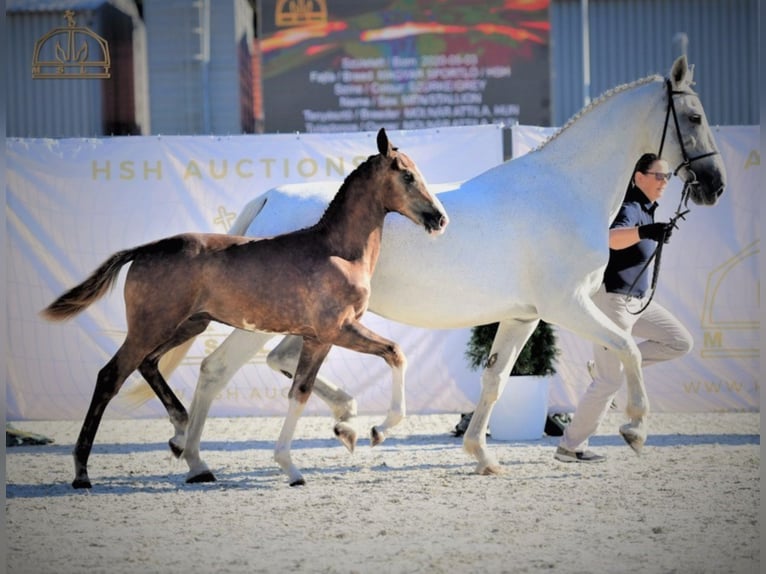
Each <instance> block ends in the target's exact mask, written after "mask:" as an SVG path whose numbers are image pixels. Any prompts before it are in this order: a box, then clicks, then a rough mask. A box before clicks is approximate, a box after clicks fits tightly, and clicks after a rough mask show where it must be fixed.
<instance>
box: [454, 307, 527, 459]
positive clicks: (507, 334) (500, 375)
mask: <svg viewBox="0 0 766 574" xmlns="http://www.w3.org/2000/svg"><path fill="white" fill-rule="evenodd" d="M538 322H539V321H538V320H533V321H518V320H510V321H501V322H500V324H499V326H498V328H497V334H496V335H495V339H494V340H493V341H492V348H491V349H490V351H489V358H488V359H487V364H486V365H485V367H484V371H483V372H482V374H481V395H480V396H479V402H478V404H477V405H476V409H475V410H474V412H473V415H472V416H471V422H470V423H469V424H468V428H467V429H466V431H465V434H464V435H463V449H464V450H465V451H466V452H467V453H469V454H470V455H471V456H473V457H474V458H475V459H476V460H477V462H478V464H477V465H476V472H477V473H478V474H500V473H501V472H502V467H501V466H500V464H499V463H498V462H497V460H495V457H494V456H492V455H491V454H490V452H489V450H488V449H487V424H488V423H489V415H490V414H491V413H492V408H493V407H494V405H495V402H497V399H498V397H499V396H500V395H501V394H502V393H503V389H504V388H505V385H506V383H507V382H508V377H509V376H510V374H511V369H512V368H513V364H514V363H515V362H516V359H517V358H518V356H519V353H521V350H522V349H523V348H524V344H525V343H526V342H527V339H529V337H530V336H531V335H532V333H533V331H534V330H535V327H536V326H537V323H538Z"/></svg>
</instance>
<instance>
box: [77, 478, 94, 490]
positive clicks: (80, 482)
mask: <svg viewBox="0 0 766 574" xmlns="http://www.w3.org/2000/svg"><path fill="white" fill-rule="evenodd" d="M72 488H77V489H80V488H93V486H92V485H91V483H90V480H88V479H87V478H75V479H74V480H73V481H72Z"/></svg>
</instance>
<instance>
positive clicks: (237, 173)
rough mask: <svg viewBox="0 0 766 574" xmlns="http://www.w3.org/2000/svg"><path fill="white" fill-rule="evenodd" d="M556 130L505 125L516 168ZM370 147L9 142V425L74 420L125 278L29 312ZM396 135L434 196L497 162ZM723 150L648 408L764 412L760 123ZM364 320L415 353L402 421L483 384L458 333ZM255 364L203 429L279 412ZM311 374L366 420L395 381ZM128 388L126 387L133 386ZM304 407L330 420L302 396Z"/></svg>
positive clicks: (580, 388)
mask: <svg viewBox="0 0 766 574" xmlns="http://www.w3.org/2000/svg"><path fill="white" fill-rule="evenodd" d="M551 131H552V128H538V127H529V126H517V127H515V128H514V129H513V150H514V155H520V154H522V153H524V152H525V151H526V150H528V149H530V148H531V147H534V146H536V145H537V144H538V143H539V142H540V141H542V139H543V138H544V137H545V136H546V135H547V134H549V133H550V132H551ZM374 136H375V134H374V133H363V134H316V135H304V134H301V135H259V136H232V137H185V136H184V137H128V138H109V139H92V140H85V139H77V140H9V141H7V143H6V151H7V157H8V160H7V161H8V172H7V180H8V188H7V200H6V215H5V216H6V219H7V221H6V226H7V243H6V258H7V275H6V280H5V282H6V292H7V317H8V319H7V326H8V334H7V337H8V349H7V351H6V355H7V360H6V365H7V366H6V382H7V391H6V400H7V408H6V418H7V419H8V420H20V419H75V420H79V419H81V418H82V417H83V416H84V413H85V410H86V408H87V405H88V403H89V401H90V397H91V394H92V392H93V387H94V385H95V379H96V374H97V372H98V370H99V369H100V368H101V367H102V366H103V365H104V364H105V363H106V361H107V360H108V359H109V358H110V357H111V356H112V355H113V354H114V352H115V350H116V349H117V347H118V346H119V344H120V343H121V342H122V339H123V337H124V333H125V320H124V306H123V302H122V295H121V290H122V282H121V281H122V277H121V281H120V283H119V284H118V285H117V287H116V289H115V292H114V293H113V294H111V295H110V296H107V297H105V298H104V299H102V300H101V301H99V302H97V303H96V304H94V305H92V306H91V307H90V308H89V309H88V310H87V311H86V312H84V313H83V314H82V315H80V316H78V317H77V318H75V319H73V320H72V321H70V322H67V323H61V324H53V323H48V322H46V321H44V320H42V319H41V318H39V317H38V315H37V313H38V311H39V310H40V309H42V308H43V307H44V306H45V305H47V304H48V303H49V302H50V301H51V300H52V299H53V298H54V297H56V296H57V295H59V294H60V293H61V292H63V291H64V290H65V289H67V288H69V287H71V286H72V285H74V284H75V283H78V282H79V281H81V280H82V279H84V278H85V277H86V275H87V274H89V273H90V272H91V271H92V270H93V269H94V268H95V267H96V266H97V265H98V264H100V263H101V262H102V261H103V260H104V259H105V258H106V257H107V256H108V255H110V254H111V253H113V252H115V251H117V250H119V249H123V248H125V247H129V246H133V245H137V244H140V243H144V242H146V241H149V240H153V239H156V238H159V237H164V236H167V235H172V234H174V233H178V232H183V231H190V230H195V231H196V230H198V231H219V232H226V231H227V230H228V229H229V226H230V225H231V223H232V222H233V220H234V218H235V217H236V214H237V212H238V210H239V209H241V208H242V207H243V206H244V205H245V204H246V203H247V202H248V201H250V200H251V199H253V198H254V197H256V196H257V195H258V194H260V193H261V192H263V191H265V190H267V189H269V188H271V187H274V186H276V185H279V184H282V183H288V182H305V181H320V180H328V179H331V180H340V179H342V178H343V177H344V176H345V175H347V174H348V173H349V172H350V171H351V170H352V169H353V167H354V165H355V163H356V162H358V161H359V160H360V159H362V158H366V157H367V156H368V155H370V154H372V153H375V147H376V146H375V137H374ZM389 136H390V138H391V140H392V141H393V142H394V143H395V144H396V145H397V146H399V147H400V148H401V149H402V150H404V151H406V152H407V153H408V154H409V155H410V156H411V157H412V158H413V159H414V160H415V161H416V162H417V163H418V165H419V166H420V168H421V170H422V172H423V173H424V175H425V177H426V178H427V180H428V181H429V182H431V183H433V184H439V183H445V182H452V181H459V180H462V179H466V178H469V177H472V176H473V175H476V174H477V173H480V172H482V171H485V170H487V169H489V168H490V167H492V166H494V165H496V164H498V163H499V162H500V161H502V132H501V130H500V128H499V127H498V126H481V127H461V128H444V129H435V130H417V131H403V132H390V133H389ZM716 138H717V142H718V145H719V148H720V150H721V153H722V154H723V157H724V161H725V162H726V165H727V171H728V176H729V185H728V188H727V191H726V193H725V194H724V196H723V198H722V199H721V201H720V202H719V204H718V205H716V206H715V207H706V208H703V207H696V206H692V212H691V213H690V214H689V216H688V218H687V221H682V222H681V229H680V230H678V231H676V233H675V234H674V235H673V239H672V241H671V243H670V244H669V245H668V247H667V248H666V249H665V251H664V252H663V261H662V271H661V277H660V282H659V289H658V293H657V300H658V301H661V302H662V303H663V304H665V305H666V306H668V307H669V308H670V309H671V310H673V311H674V312H675V313H677V314H678V316H679V317H680V318H681V319H682V321H684V322H685V324H686V325H687V327H688V328H689V329H690V331H691V332H692V333H693V335H694V337H695V349H694V351H693V352H692V353H691V354H690V355H689V356H687V357H685V358H683V359H679V360H676V361H673V362H670V363H667V364H666V365H657V366H655V367H652V368H651V369H647V370H646V372H645V374H646V379H647V387H648V390H649V395H650V400H651V403H652V409H653V410H655V411H671V412H680V411H730V410H758V408H759V382H758V373H759V350H758V349H759V343H758V342H759V335H760V323H759V321H758V316H759V315H758V312H759V299H758V288H759V281H760V279H759V277H760V276H759V269H758V252H759V245H760V243H759V241H760V240H759V229H758V226H757V222H758V209H759V206H758V190H759V184H758V181H760V152H759V139H758V127H757V126H745V127H724V128H718V129H716ZM673 186H675V187H673ZM676 192H677V193H676ZM679 194H680V185H679V184H678V182H675V183H674V184H673V185H672V186H671V188H670V189H669V191H668V192H666V197H665V199H664V201H663V205H662V206H661V211H660V217H663V216H664V217H669V216H670V215H671V214H672V212H673V210H674V209H675V206H676V204H677V199H674V198H677V197H680V195H679ZM389 217H399V216H398V215H391V216H389ZM448 232H449V231H448ZM509 264H511V262H509ZM122 275H124V273H123V274H122ZM364 322H365V323H366V324H367V325H368V326H370V327H371V328H373V329H374V330H376V331H377V332H379V333H380V334H382V335H384V336H386V337H389V338H391V339H393V340H396V341H398V342H399V343H400V344H401V345H402V348H403V349H404V351H405V353H406V354H407V356H408V359H409V369H408V376H407V391H406V393H407V404H408V408H409V411H410V412H412V413H428V412H467V411H470V410H472V409H473V404H474V402H475V400H476V399H477V398H478V394H479V385H480V381H479V372H477V371H471V370H469V369H468V368H467V366H466V363H465V360H464V352H465V346H466V342H467V340H468V335H469V332H468V330H455V331H429V330H425V329H415V328H412V327H408V326H403V325H400V324H397V323H393V322H390V321H386V320H383V319H381V318H379V317H377V316H375V315H373V314H371V313H368V314H367V315H366V316H365V320H364ZM229 332H230V330H229V329H228V328H226V327H223V326H220V325H211V327H210V329H208V331H207V332H206V333H205V334H203V335H202V336H201V337H200V338H198V340H197V342H196V343H195V346H194V347H193V348H192V350H191V352H190V353H189V355H188V357H187V359H186V361H185V362H184V364H182V365H181V367H179V369H177V370H176V371H175V373H174V374H173V376H172V377H171V381H170V383H171V387H172V388H173V389H174V390H175V392H176V393H177V394H178V396H179V398H181V400H182V402H184V403H185V404H187V405H188V404H189V402H190V400H191V396H192V394H193V390H194V386H195V385H196V381H197V376H198V371H199V364H200V362H201V360H202V358H203V357H204V356H205V355H207V354H208V353H209V352H210V351H211V350H212V349H214V348H215V346H216V345H217V344H219V343H220V341H221V340H222V339H223V338H224V337H225V336H226V335H227V334H228V333H229ZM557 334H558V337H559V347H560V348H561V356H560V359H559V363H558V371H559V374H558V375H557V376H556V378H555V381H554V383H553V384H552V385H551V391H550V400H549V408H550V410H551V411H552V412H562V411H571V410H573V408H574V405H575V404H576V402H577V399H578V398H579V396H580V395H581V394H582V392H584V390H585V387H586V386H587V383H588V376H587V372H586V369H585V363H586V361H587V360H588V359H589V358H590V357H591V354H592V352H591V346H590V343H589V342H587V341H584V340H582V339H579V338H578V337H575V336H574V335H571V334H570V333H568V332H564V331H558V332H557ZM267 350H268V348H267ZM264 359H265V352H261V353H259V354H258V355H257V356H256V357H255V358H254V359H253V360H252V361H251V363H250V364H248V365H247V366H245V367H244V368H243V369H241V370H240V371H239V372H238V373H237V375H236V376H235V377H234V379H232V381H231V382H230V384H229V385H228V387H227V388H226V389H225V390H224V391H223V392H222V393H221V396H220V397H218V399H217V400H216V401H215V402H214V404H213V407H212V410H211V415H212V416H240V415H282V414H284V412H285V408H286V398H285V397H286V394H287V390H288V389H289V381H288V380H287V379H285V378H284V377H282V376H281V375H278V374H276V373H273V372H272V371H271V370H270V369H269V368H268V367H267V366H265V365H264ZM321 372H322V374H323V375H325V376H327V377H328V378H330V379H332V380H333V381H335V382H336V383H337V384H339V385H340V386H342V387H343V388H345V389H346V390H347V391H348V392H350V393H351V394H353V395H354V396H356V397H357V399H358V401H359V406H360V412H362V413H369V414H373V413H383V412H385V410H386V408H387V406H388V403H389V397H390V387H391V385H390V373H389V370H388V368H387V367H386V366H385V364H384V363H383V362H382V361H380V360H379V359H377V358H374V357H368V356H364V355H359V354H356V353H351V352H349V351H345V350H342V349H333V351H332V352H331V354H330V356H329V357H328V359H327V362H326V363H325V365H324V366H323V368H322V371H321ZM138 380H140V376H139V375H137V374H136V375H134V376H133V377H132V379H131V382H129V383H128V385H129V384H131V383H135V381H138ZM128 385H126V388H127V386H128ZM124 397H125V394H124V393H123V394H121V395H118V396H117V398H115V399H114V400H113V401H112V403H111V405H110V407H109V409H108V410H107V414H106V416H108V417H153V416H164V409H163V408H162V406H161V405H160V403H159V401H157V400H153V401H151V402H149V403H147V404H145V405H143V406H141V407H139V408H136V407H135V405H132V404H130V403H129V402H128V401H126V400H125V398H124ZM618 399H619V400H623V399H622V397H619V398H618ZM622 404H624V402H623V403H622ZM307 412H308V413H313V414H326V413H328V412H329V411H328V410H327V408H326V407H325V406H324V404H323V403H321V401H319V400H318V399H316V398H312V399H311V401H310V402H309V405H308V407H307Z"/></svg>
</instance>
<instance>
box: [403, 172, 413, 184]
mask: <svg viewBox="0 0 766 574" xmlns="http://www.w3.org/2000/svg"><path fill="white" fill-rule="evenodd" d="M402 178H404V183H407V184H410V183H412V182H413V181H415V176H414V175H413V174H412V172H411V171H409V170H405V171H404V172H403V173H402Z"/></svg>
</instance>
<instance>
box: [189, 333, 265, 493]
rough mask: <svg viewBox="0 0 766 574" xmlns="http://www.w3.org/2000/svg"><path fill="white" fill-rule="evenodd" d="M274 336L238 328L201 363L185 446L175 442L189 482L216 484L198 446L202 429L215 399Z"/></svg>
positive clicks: (190, 410) (190, 408)
mask: <svg viewBox="0 0 766 574" xmlns="http://www.w3.org/2000/svg"><path fill="white" fill-rule="evenodd" d="M272 337H274V335H273V334H271V333H261V332H252V331H242V330H239V329H235V330H234V331H232V332H231V334H229V336H228V337H226V339H224V341H223V343H221V344H220V345H218V347H217V348H216V349H215V350H214V351H213V352H212V353H210V355H208V356H207V357H205V359H203V361H202V365H201V366H200V371H199V381H197V388H196V389H195V390H194V397H193V398H192V402H191V406H190V407H189V424H188V426H187V428H186V437H185V443H184V444H181V443H180V442H177V443H175V445H174V446H175V448H176V449H178V450H179V452H180V451H182V452H183V457H184V459H185V460H186V463H187V464H188V465H189V472H188V473H187V475H186V482H189V483H192V482H213V481H215V476H214V475H213V473H212V472H211V471H210V469H209V468H208V466H207V465H206V464H205V462H204V461H203V460H202V458H200V452H199V444H200V440H201V438H202V429H203V428H204V427H205V419H206V418H207V414H208V412H209V411H210V405H211V404H212V402H213V399H214V398H215V396H216V395H217V394H218V393H219V392H220V391H221V390H222V389H223V388H224V387H225V386H226V383H228V382H229V380H230V379H231V377H233V376H234V373H236V372H237V371H238V370H239V369H240V367H242V366H243V365H244V364H245V363H247V361H248V360H249V359H250V357H252V356H253V355H255V353H256V352H258V351H259V350H260V349H261V348H262V347H263V346H264V345H265V344H266V342H267V341H268V340H269V339H271V338H272Z"/></svg>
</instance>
